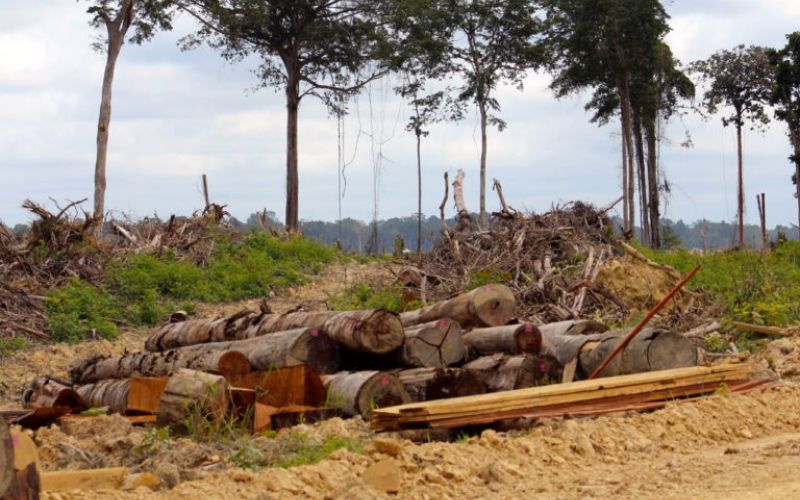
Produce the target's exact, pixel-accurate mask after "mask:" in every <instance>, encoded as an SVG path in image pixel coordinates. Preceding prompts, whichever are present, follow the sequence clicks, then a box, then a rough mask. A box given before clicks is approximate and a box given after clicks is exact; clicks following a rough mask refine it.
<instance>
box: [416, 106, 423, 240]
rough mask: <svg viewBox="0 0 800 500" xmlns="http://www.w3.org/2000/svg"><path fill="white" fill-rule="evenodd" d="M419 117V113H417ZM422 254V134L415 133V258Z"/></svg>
mask: <svg viewBox="0 0 800 500" xmlns="http://www.w3.org/2000/svg"><path fill="white" fill-rule="evenodd" d="M417 115H418V116H419V112H417ZM421 253H422V134H421V133H419V132H418V133H417V256H419V255H420V254H421Z"/></svg>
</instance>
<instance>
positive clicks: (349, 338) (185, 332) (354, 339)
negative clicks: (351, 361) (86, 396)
mask: <svg viewBox="0 0 800 500" xmlns="http://www.w3.org/2000/svg"><path fill="white" fill-rule="evenodd" d="M297 328H319V329H320V330H321V331H323V332H324V333H326V334H327V335H328V336H329V337H330V338H332V339H333V340H335V341H336V342H337V343H339V344H341V345H343V346H345V347H347V348H348V349H351V350H354V351H360V352H370V353H375V354H383V353H387V352H389V351H392V350H394V349H397V348H398V347H400V346H401V345H402V343H403V327H402V325H401V323H400V320H399V319H398V318H397V315H396V314H393V313H391V312H389V311H385V310H383V309H374V310H367V311H318V312H295V313H288V314H283V315H278V314H256V313H253V312H244V313H240V314H239V315H235V316H232V317H230V318H227V319H222V320H214V321H208V320H194V321H184V322H181V323H174V324H169V325H165V326H163V327H162V328H161V329H159V330H158V331H156V332H155V333H154V334H153V335H151V336H150V337H149V338H148V339H147V342H145V348H146V349H147V350H148V351H163V350H166V349H172V348H176V347H181V346H187V345H194V344H202V343H208V342H222V341H230V340H243V339H248V338H254V337H259V336H262V335H266V334H268V333H275V332H281V331H286V330H293V329H297Z"/></svg>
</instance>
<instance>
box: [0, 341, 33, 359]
mask: <svg viewBox="0 0 800 500" xmlns="http://www.w3.org/2000/svg"><path fill="white" fill-rule="evenodd" d="M27 346H28V341H27V340H25V339H24V338H22V337H0V358H5V357H8V356H12V355H14V354H16V353H17V352H19V351H21V350H23V349H25V348H26V347H27Z"/></svg>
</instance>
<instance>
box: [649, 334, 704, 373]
mask: <svg viewBox="0 0 800 500" xmlns="http://www.w3.org/2000/svg"><path fill="white" fill-rule="evenodd" d="M697 357H698V353H697V347H695V346H694V344H692V343H691V342H690V341H688V340H687V339H686V337H684V336H683V335H680V334H678V333H675V332H669V333H663V334H661V335H659V336H657V337H656V338H654V339H653V340H652V341H650V347H649V348H648V349H647V361H648V362H649V363H650V369H651V370H654V371H655V370H669V369H672V368H687V367H690V366H697V361H698V359H697Z"/></svg>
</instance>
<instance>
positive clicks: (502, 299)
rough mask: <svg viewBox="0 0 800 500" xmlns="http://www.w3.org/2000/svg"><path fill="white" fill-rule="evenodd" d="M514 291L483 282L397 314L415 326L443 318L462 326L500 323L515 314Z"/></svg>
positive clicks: (500, 324)
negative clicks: (425, 305) (433, 302)
mask: <svg viewBox="0 0 800 500" xmlns="http://www.w3.org/2000/svg"><path fill="white" fill-rule="evenodd" d="M515 304H516V300H515V299H514V293H513V292H512V291H511V289H510V288H508V287H507V286H505V285H485V286H482V287H480V288H476V289H475V290H472V291H470V292H466V293H462V294H460V295H457V296H455V297H453V298H452V299H449V300H445V301H443V302H437V303H436V304H431V305H430V306H428V307H423V308H422V309H417V310H415V311H408V312H404V313H402V314H401V315H400V320H401V321H402V322H403V326H406V327H409V326H415V325H420V324H423V323H429V322H431V321H437V320H439V319H442V318H450V319H452V320H455V321H458V322H459V323H461V325H462V326H466V325H469V326H502V325H505V324H506V323H508V321H509V320H510V319H511V316H512V315H513V313H514V305H515Z"/></svg>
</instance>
